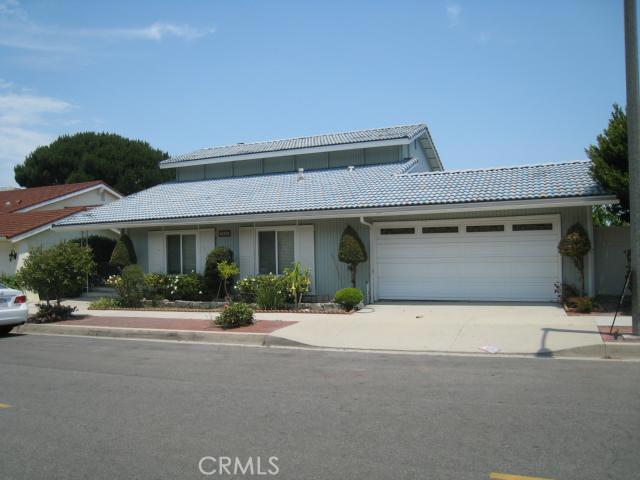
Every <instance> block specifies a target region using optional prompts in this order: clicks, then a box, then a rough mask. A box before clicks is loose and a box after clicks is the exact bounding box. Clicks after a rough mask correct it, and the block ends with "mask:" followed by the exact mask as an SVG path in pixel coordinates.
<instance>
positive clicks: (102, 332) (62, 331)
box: [14, 323, 640, 359]
mask: <svg viewBox="0 0 640 480" xmlns="http://www.w3.org/2000/svg"><path fill="white" fill-rule="evenodd" d="M14 332H15V333H22V334H25V333H26V334H42V335H75V336H85V337H110V338H123V339H140V340H165V341H166V340H170V341H176V342H196V343H210V344H222V345H244V346H255V347H294V348H295V347H298V348H306V349H323V350H324V349H326V350H336V351H352V352H358V351H367V352H379V353H385V352H387V353H412V354H419V353H424V354H434V355H473V356H482V357H485V358H491V357H493V356H494V355H491V354H482V353H480V352H475V351H473V352H450V351H436V350H389V349H371V348H349V347H343V348H334V347H323V346H320V345H310V344H305V343H301V342H297V341H295V340H289V339H288V338H283V337H278V336H276V335H271V334H265V333H223V332H203V331H198V330H160V329H150V328H114V327H95V326H81V325H55V324H34V323H27V324H24V325H20V326H18V327H16V328H15V329H14ZM495 356H496V357H529V358H567V359H570V358H577V359H580V358H585V359H587V358H590V359H640V343H628V344H620V343H613V344H612V343H604V342H603V343H601V344H594V345H587V346H583V347H576V348H568V349H562V350H554V351H551V350H548V351H545V352H537V353H531V352H528V353H515V352H509V353H505V352H500V353H499V354H496V355H495Z"/></svg>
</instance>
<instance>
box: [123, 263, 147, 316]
mask: <svg viewBox="0 0 640 480" xmlns="http://www.w3.org/2000/svg"><path fill="white" fill-rule="evenodd" d="M116 291H117V292H118V296H119V297H120V304H121V305H122V306H123V307H139V306H140V305H142V299H143V298H144V294H145V283H144V272H143V271H142V268H140V266H138V265H129V266H127V267H124V269H122V275H120V281H119V282H118V284H117V285H116Z"/></svg>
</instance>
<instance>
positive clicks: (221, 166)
mask: <svg viewBox="0 0 640 480" xmlns="http://www.w3.org/2000/svg"><path fill="white" fill-rule="evenodd" d="M231 176H233V168H232V165H231V162H225V163H212V164H210V165H205V168H204V178H206V179H210V178H224V177H231Z"/></svg>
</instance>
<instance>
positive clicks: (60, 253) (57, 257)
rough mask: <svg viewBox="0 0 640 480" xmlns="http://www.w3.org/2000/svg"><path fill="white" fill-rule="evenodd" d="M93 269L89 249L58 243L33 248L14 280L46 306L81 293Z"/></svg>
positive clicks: (69, 243)
mask: <svg viewBox="0 0 640 480" xmlns="http://www.w3.org/2000/svg"><path fill="white" fill-rule="evenodd" d="M94 268H95V263H94V261H93V258H91V250H90V249H89V248H88V247H82V246H80V245H78V244H77V243H73V242H60V243H59V244H57V245H54V246H53V247H51V248H48V249H46V250H43V249H42V248H39V247H38V248H33V249H31V250H30V252H29V256H28V257H27V258H26V260H25V261H24V263H23V265H22V268H20V270H19V271H18V273H17V275H16V281H17V282H18V283H19V284H20V285H21V286H22V288H24V289H27V290H32V291H34V292H36V293H37V294H38V295H39V296H40V299H42V300H45V301H46V303H47V305H48V304H50V303H51V300H55V301H56V303H57V304H58V305H60V301H61V300H62V298H64V297H68V296H71V294H72V293H73V292H80V291H82V287H83V286H84V284H85V282H86V278H87V275H89V274H90V273H91V272H92V271H93V270H94Z"/></svg>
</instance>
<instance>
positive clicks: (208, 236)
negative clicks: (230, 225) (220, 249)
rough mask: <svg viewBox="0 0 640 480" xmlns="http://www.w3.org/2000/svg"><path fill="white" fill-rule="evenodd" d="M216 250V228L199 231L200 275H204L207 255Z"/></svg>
mask: <svg viewBox="0 0 640 480" xmlns="http://www.w3.org/2000/svg"><path fill="white" fill-rule="evenodd" d="M214 248H216V230H215V228H211V229H205V230H199V231H198V273H204V267H205V265H206V263H207V255H209V253H210V252H211V250H213V249H214Z"/></svg>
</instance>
